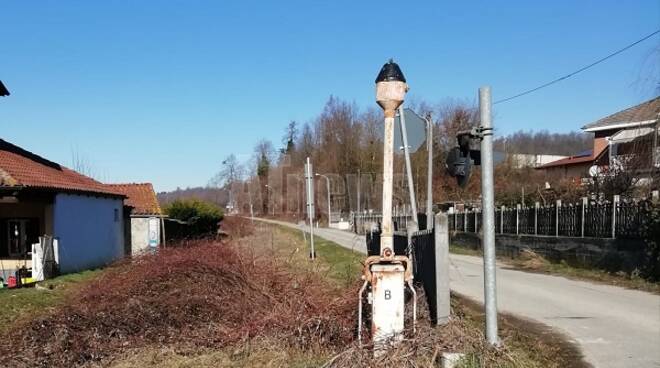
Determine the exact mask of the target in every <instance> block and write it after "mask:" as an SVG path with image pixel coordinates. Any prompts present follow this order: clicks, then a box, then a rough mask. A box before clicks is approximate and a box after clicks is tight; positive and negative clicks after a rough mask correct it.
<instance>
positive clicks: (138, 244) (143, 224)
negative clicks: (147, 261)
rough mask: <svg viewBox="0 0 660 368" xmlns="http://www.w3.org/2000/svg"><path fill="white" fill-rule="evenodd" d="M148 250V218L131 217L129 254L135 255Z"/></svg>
mask: <svg viewBox="0 0 660 368" xmlns="http://www.w3.org/2000/svg"><path fill="white" fill-rule="evenodd" d="M148 249H149V218H148V217H131V253H132V254H133V255H137V254H140V253H143V252H145V251H147V250H148Z"/></svg>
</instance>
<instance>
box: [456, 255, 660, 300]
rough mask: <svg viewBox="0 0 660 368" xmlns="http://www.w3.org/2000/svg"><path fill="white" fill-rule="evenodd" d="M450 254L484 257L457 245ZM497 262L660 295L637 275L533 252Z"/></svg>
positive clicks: (658, 288)
mask: <svg viewBox="0 0 660 368" xmlns="http://www.w3.org/2000/svg"><path fill="white" fill-rule="evenodd" d="M449 252H450V253H453V254H460V255H467V256H477V257H482V256H483V251H481V250H480V249H479V250H477V249H472V248H466V247H461V246H458V245H455V244H452V245H450V246H449ZM497 260H498V261H500V262H502V263H504V264H506V265H507V266H509V267H510V268H512V269H515V270H520V271H527V272H536V273H545V274H549V275H556V276H563V277H566V278H569V279H573V280H580V281H592V282H597V283H600V284H605V285H614V286H621V287H625V288H629V289H635V290H642V291H647V292H651V293H655V294H660V283H658V282H650V281H647V280H645V279H643V278H641V277H639V276H637V275H634V274H633V275H629V274H626V273H623V272H620V273H610V272H607V271H603V270H598V269H589V268H580V267H574V266H571V265H569V264H567V263H566V262H565V261H561V262H559V263H553V262H550V261H548V260H547V259H545V258H543V257H542V256H540V255H539V254H537V253H534V252H532V251H523V252H521V256H520V257H518V258H510V257H502V256H498V257H497Z"/></svg>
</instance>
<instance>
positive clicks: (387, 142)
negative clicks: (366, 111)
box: [376, 60, 408, 258]
mask: <svg viewBox="0 0 660 368" xmlns="http://www.w3.org/2000/svg"><path fill="white" fill-rule="evenodd" d="M407 91H408V85H407V84H406V78H405V77H404V76H403V73H402V72H401V69H400V68H399V65H397V64H396V63H395V62H394V61H393V60H390V61H389V62H388V63H387V64H385V65H383V68H382V69H381V70H380V73H378V76H377V77H376V102H377V103H378V105H380V107H381V108H382V109H383V111H384V113H385V122H384V123H385V137H384V141H383V142H384V146H383V222H382V225H381V226H382V229H381V235H380V255H381V256H384V257H385V258H391V256H393V255H394V240H393V239H394V238H393V236H394V228H393V226H392V194H393V193H392V190H393V184H392V181H393V177H394V172H393V170H394V169H393V168H394V164H393V163H394V116H395V114H396V109H397V108H399V106H401V104H402V103H403V100H404V97H405V95H406V92H407Z"/></svg>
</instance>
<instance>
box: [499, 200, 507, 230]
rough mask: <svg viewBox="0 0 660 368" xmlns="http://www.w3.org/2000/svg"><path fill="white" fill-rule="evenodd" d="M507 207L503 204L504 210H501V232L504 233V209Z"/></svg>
mask: <svg viewBox="0 0 660 368" xmlns="http://www.w3.org/2000/svg"><path fill="white" fill-rule="evenodd" d="M505 209H506V206H502V210H501V211H500V234H504V210H505Z"/></svg>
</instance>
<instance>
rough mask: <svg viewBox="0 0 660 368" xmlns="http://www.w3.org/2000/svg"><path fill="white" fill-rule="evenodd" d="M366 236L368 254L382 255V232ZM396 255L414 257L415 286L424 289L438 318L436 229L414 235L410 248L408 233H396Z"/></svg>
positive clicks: (429, 304)
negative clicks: (436, 311)
mask: <svg viewBox="0 0 660 368" xmlns="http://www.w3.org/2000/svg"><path fill="white" fill-rule="evenodd" d="M366 235H367V236H366V240H367V253H368V254H369V255H370V256H373V255H378V254H380V232H379V231H373V232H369V233H367V234H366ZM409 252H411V254H409ZM394 254H396V255H405V256H412V261H413V275H414V280H415V284H417V285H418V286H421V287H423V288H424V294H425V295H426V300H427V303H428V306H429V310H430V311H431V316H432V318H436V313H435V310H436V308H437V298H436V294H437V285H436V274H435V273H436V267H435V261H436V257H435V232H434V229H430V230H422V231H416V232H414V233H412V235H411V237H410V247H408V235H407V233H406V232H405V231H396V232H395V233H394Z"/></svg>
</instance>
